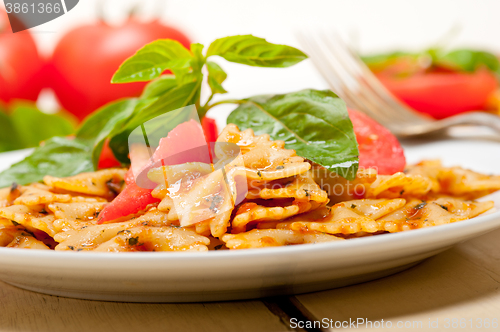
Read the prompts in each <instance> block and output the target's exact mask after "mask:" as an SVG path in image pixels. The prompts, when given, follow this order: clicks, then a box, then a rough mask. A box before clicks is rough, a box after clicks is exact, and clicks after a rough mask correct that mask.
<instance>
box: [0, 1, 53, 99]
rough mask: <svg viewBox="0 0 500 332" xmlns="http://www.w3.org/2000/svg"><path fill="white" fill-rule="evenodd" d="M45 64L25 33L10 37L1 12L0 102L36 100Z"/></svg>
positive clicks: (9, 30) (12, 34) (28, 35)
mask: <svg viewBox="0 0 500 332" xmlns="http://www.w3.org/2000/svg"><path fill="white" fill-rule="evenodd" d="M43 68H44V61H43V60H42V58H41V57H40V55H39V54H38V51H37V48H36V44H35V41H34V40H33V37H32V36H31V34H30V32H29V31H28V30H25V31H20V32H17V33H12V29H11V27H10V23H9V19H8V17H7V13H6V12H5V11H4V10H3V9H0V100H2V101H4V102H6V103H8V102H10V101H11V100H12V99H28V100H36V99H37V97H38V94H39V93H40V90H41V89H42V87H43V80H42V75H43V70H44V69H43Z"/></svg>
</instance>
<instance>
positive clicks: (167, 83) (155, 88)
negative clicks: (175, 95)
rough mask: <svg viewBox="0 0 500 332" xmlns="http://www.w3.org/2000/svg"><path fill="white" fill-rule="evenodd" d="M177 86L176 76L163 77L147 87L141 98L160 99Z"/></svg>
mask: <svg viewBox="0 0 500 332" xmlns="http://www.w3.org/2000/svg"><path fill="white" fill-rule="evenodd" d="M176 86H177V81H176V79H175V76H174V75H162V76H160V77H158V78H157V79H155V80H153V81H151V82H150V83H148V84H147V85H146V87H145V88H144V90H143V91H142V95H141V98H154V97H159V96H161V95H162V94H164V93H166V92H167V91H168V90H170V89H173V88H175V87H176Z"/></svg>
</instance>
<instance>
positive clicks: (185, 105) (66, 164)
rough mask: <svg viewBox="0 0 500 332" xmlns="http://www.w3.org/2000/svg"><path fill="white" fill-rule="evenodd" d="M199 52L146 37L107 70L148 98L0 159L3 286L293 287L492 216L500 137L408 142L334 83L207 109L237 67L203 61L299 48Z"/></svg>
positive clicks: (459, 234)
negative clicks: (139, 85)
mask: <svg viewBox="0 0 500 332" xmlns="http://www.w3.org/2000/svg"><path fill="white" fill-rule="evenodd" d="M202 50H203V46H202V45H200V44H193V45H191V48H190V49H189V50H188V49H186V48H184V47H183V46H182V45H180V44H178V43H176V42H174V41H171V40H159V41H157V42H153V43H151V44H148V45H146V46H145V47H144V48H143V49H141V50H139V51H138V52H137V53H136V54H135V55H133V56H132V57H131V58H129V59H128V60H126V61H125V62H124V64H123V65H122V66H121V67H120V68H119V69H118V71H117V73H116V74H115V76H114V77H113V81H114V82H116V83H127V82H135V81H145V80H146V81H147V80H152V81H151V82H150V83H149V84H148V85H147V86H146V88H145V90H144V93H143V95H142V96H141V97H140V98H129V99H124V100H118V101H116V102H113V103H110V104H108V105H107V106H104V107H103V108H101V109H100V110H98V111H97V112H96V113H94V114H92V115H91V116H89V117H88V118H87V119H86V120H85V121H84V122H83V123H82V125H81V126H80V128H79V130H78V131H77V132H76V134H75V135H74V136H71V137H54V138H51V139H49V140H47V141H45V142H43V143H42V144H41V145H40V146H39V147H38V148H36V149H34V150H30V151H17V152H11V153H5V154H1V155H0V168H1V169H0V171H1V172H0V280H2V281H4V282H7V283H10V284H12V285H15V286H18V287H22V288H25V289H29V290H34V291H38V292H42V293H47V294H53V295H60V296H67V297H75V298H85V299H94V300H111V301H137V302H194V301H216V300H234V299H243V298H257V297H263V296H272V295H278V294H297V293H304V292H311V291H318V290H323V289H328V288H334V287H341V286H345V285H349V284H354V283H358V282H363V281H367V280H372V279H375V278H379V277H383V276H386V275H389V274H392V273H396V272H398V271H401V270H403V269H406V268H408V267H411V266H413V265H414V264H416V263H418V262H420V261H422V260H423V259H425V258H428V257H430V256H433V255H435V254H438V253H439V252H442V251H444V250H446V249H448V248H450V247H451V246H453V245H454V244H456V243H459V242H461V241H464V240H467V239H470V238H473V237H476V236H479V235H481V234H484V233H486V232H488V231H491V230H493V229H495V228H498V227H500V213H499V212H498V208H500V197H499V195H498V193H496V192H497V191H498V190H500V175H498V170H497V166H496V164H495V163H496V161H495V160H494V158H493V157H492V156H497V155H498V151H499V149H500V144H499V143H498V142H484V141H474V140H470V141H464V140H448V141H439V142H431V143H425V144H424V143H421V144H416V145H413V146H411V145H410V146H407V147H406V152H404V150H403V148H402V146H401V145H400V143H399V142H398V140H397V139H396V138H395V137H394V136H393V135H392V134H391V133H390V132H389V131H388V130H387V129H385V128H383V127H382V126H380V125H379V124H378V123H376V122H375V121H373V120H372V119H370V118H368V117H367V116H366V115H364V114H362V113H360V112H357V111H355V110H348V109H347V108H346V105H345V103H344V102H343V101H342V100H341V99H340V98H339V97H338V96H337V95H335V93H334V92H332V91H329V90H313V89H306V90H301V91H297V92H292V93H288V94H282V95H263V96H254V97H250V98H247V99H238V100H234V99H230V100H222V101H218V102H214V103H210V102H211V100H212V97H213V96H214V95H215V94H223V93H226V91H225V90H224V88H223V87H222V85H221V84H222V83H223V81H224V80H225V78H226V76H227V75H226V74H225V72H224V71H223V70H222V68H220V66H219V65H217V64H216V63H214V62H210V61H207V59H208V58H209V57H211V56H219V57H222V58H225V59H226V60H228V61H232V62H237V63H241V64H246V65H251V66H261V67H287V66H291V65H293V64H295V63H298V62H300V61H302V60H303V59H305V58H306V55H305V54H303V53H302V52H301V51H299V50H297V49H295V48H292V47H289V46H286V45H276V44H271V43H268V42H267V41H265V40H264V39H262V38H257V37H254V36H249V35H248V36H232V37H225V38H221V39H218V40H216V41H214V42H213V43H212V44H211V45H210V46H209V48H208V50H207V51H206V52H205V54H204V55H203V53H202ZM155 52H156V53H155ZM252 52H253V53H252ZM151 54H157V55H156V56H154V57H152V58H149V57H150V56H151ZM162 57H167V58H162ZM162 59H163V60H162ZM160 60H161V61H160ZM155 62H158V63H156V64H155ZM169 65H171V66H173V67H172V68H170V67H168V66H169ZM151 66H152V67H151ZM179 66H180V67H179ZM203 66H206V67H207V71H208V84H209V86H210V89H211V91H212V95H211V96H210V97H209V98H208V100H207V101H206V103H204V104H203V103H201V102H200V89H201V85H202V84H201V82H202V81H203V72H202V69H201V68H202V67H203ZM165 69H172V71H174V74H167V75H163V76H160V75H161V73H162V72H163V71H164V70H165ZM223 103H231V104H235V105H236V106H237V107H236V108H235V109H234V110H233V111H232V113H231V114H230V115H229V117H228V118H227V125H226V126H225V127H224V128H223V129H222V130H221V131H220V133H218V135H216V134H217V130H216V129H214V128H212V129H210V128H209V127H207V123H208V122H207V118H206V117H205V115H206V113H207V112H208V110H210V109H211V108H212V107H214V106H217V105H219V104H223ZM207 128H208V129H207ZM405 154H406V157H405ZM103 156H108V157H103ZM23 158H24V159H23ZM103 158H108V159H109V160H107V161H106V160H104V161H103ZM438 159H440V160H438ZM406 160H411V161H412V162H411V163H407V161H406Z"/></svg>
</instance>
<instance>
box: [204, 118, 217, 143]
mask: <svg viewBox="0 0 500 332" xmlns="http://www.w3.org/2000/svg"><path fill="white" fill-rule="evenodd" d="M201 126H202V127H203V131H204V132H205V138H206V140H207V142H208V143H211V142H215V141H216V140H217V137H219V130H218V129H217V123H216V122H215V119H211V118H208V117H204V118H203V119H202V120H201Z"/></svg>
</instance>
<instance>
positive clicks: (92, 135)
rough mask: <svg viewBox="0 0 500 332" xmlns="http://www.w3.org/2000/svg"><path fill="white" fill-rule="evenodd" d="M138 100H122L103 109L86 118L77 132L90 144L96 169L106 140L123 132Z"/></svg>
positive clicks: (79, 136) (78, 135)
mask: <svg viewBox="0 0 500 332" xmlns="http://www.w3.org/2000/svg"><path fill="white" fill-rule="evenodd" d="M138 104H139V99H135V98H131V99H122V100H119V101H116V102H113V103H110V104H107V105H106V106H104V107H101V108H100V109H99V110H98V111H96V112H95V113H94V114H92V115H91V116H90V117H88V118H87V119H86V120H85V122H84V123H83V124H82V126H81V127H80V129H79V130H78V132H77V134H76V135H77V137H78V138H82V139H87V140H89V141H90V142H92V147H93V149H92V160H93V165H94V167H95V168H97V163H98V161H99V157H100V155H101V151H102V147H103V145H104V141H105V140H106V138H108V137H110V136H111V135H116V134H118V133H120V132H121V131H123V125H124V124H125V123H126V122H127V121H128V120H129V118H130V117H131V116H132V114H133V113H134V111H135V109H136V107H137V105H138Z"/></svg>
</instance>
